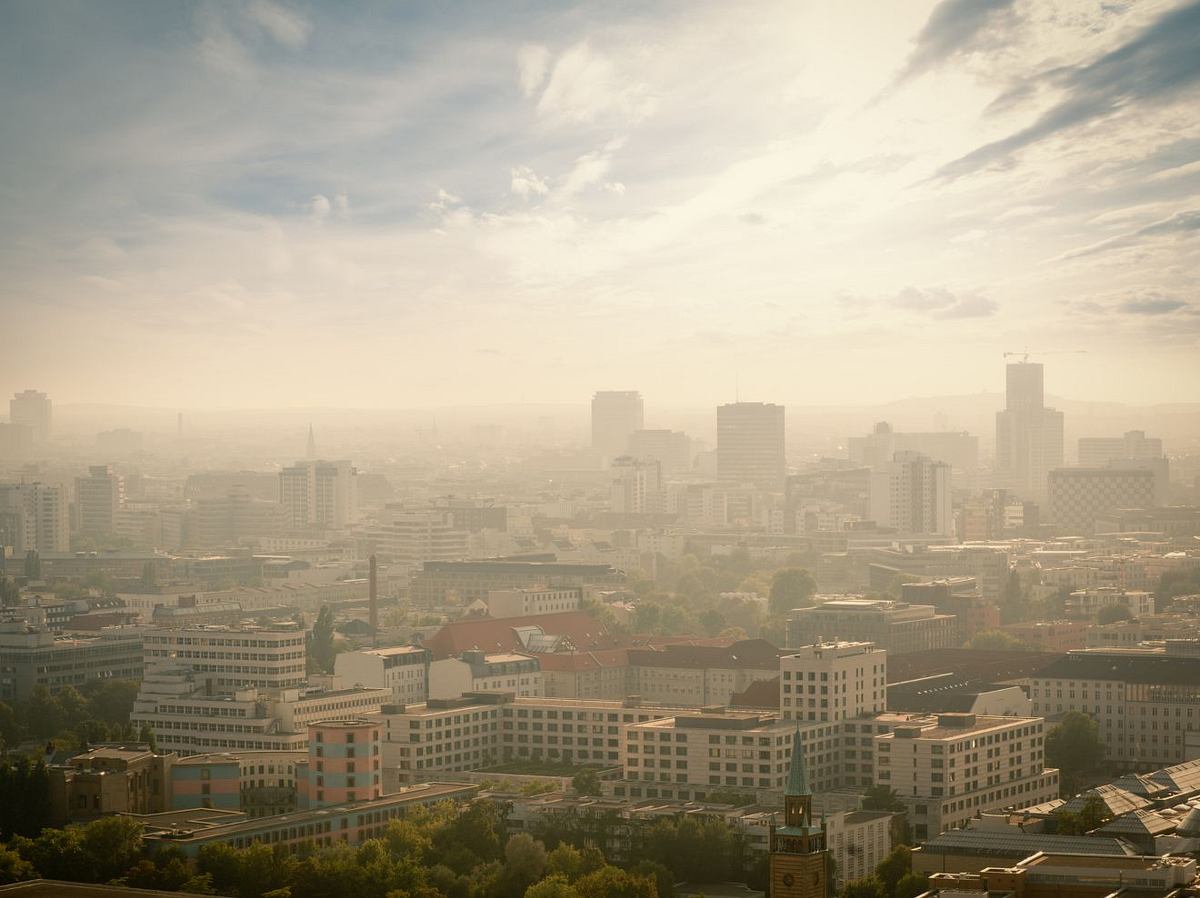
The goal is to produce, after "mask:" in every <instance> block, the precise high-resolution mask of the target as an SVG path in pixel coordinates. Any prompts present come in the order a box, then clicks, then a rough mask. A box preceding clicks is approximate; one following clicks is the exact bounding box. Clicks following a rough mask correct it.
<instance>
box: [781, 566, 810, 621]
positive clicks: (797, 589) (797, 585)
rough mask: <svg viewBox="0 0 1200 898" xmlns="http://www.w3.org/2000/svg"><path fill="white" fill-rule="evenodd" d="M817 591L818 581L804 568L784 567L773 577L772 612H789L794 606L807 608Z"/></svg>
mask: <svg viewBox="0 0 1200 898" xmlns="http://www.w3.org/2000/svg"><path fill="white" fill-rule="evenodd" d="M816 591H817V581H816V580H814V579H813V578H812V574H810V573H809V572H808V571H806V570H804V569H803V568H784V569H783V570H780V571H776V572H775V576H774V577H772V578H771V593H770V598H769V605H770V608H771V613H772V614H787V613H788V612H789V611H791V610H792V609H793V608H807V607H808V606H809V605H811V604H812V596H813V594H814V593H815V592H816Z"/></svg>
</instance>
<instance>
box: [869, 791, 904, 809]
mask: <svg viewBox="0 0 1200 898" xmlns="http://www.w3.org/2000/svg"><path fill="white" fill-rule="evenodd" d="M862 806H863V810H864V811H903V810H906V808H905V806H904V802H902V801H901V800H900V796H899V795H897V794H896V790H895V789H893V788H892V787H891V786H883V785H880V786H872V787H871V788H870V789H868V790H867V791H866V792H865V793H864V794H863V801H862Z"/></svg>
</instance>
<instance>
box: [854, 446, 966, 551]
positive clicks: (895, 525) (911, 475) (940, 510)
mask: <svg viewBox="0 0 1200 898" xmlns="http://www.w3.org/2000/svg"><path fill="white" fill-rule="evenodd" d="M952 498H953V497H952V495H951V489H950V466H949V465H947V464H946V463H944V462H939V461H934V460H933V459H931V458H929V457H928V456H925V455H921V454H920V453H917V452H907V451H906V452H897V453H896V454H895V455H894V456H893V457H892V458H891V459H890V460H888V461H885V462H882V463H880V464H878V465H876V466H874V467H873V468H872V469H871V518H872V519H873V520H874V521H875V523H876V524H878V525H879V526H880V527H889V528H892V529H894V530H897V531H899V532H900V533H902V534H914V535H915V534H932V535H939V536H950V535H952V534H953V533H954V506H953V502H952Z"/></svg>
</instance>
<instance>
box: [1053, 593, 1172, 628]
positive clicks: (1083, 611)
mask: <svg viewBox="0 0 1200 898" xmlns="http://www.w3.org/2000/svg"><path fill="white" fill-rule="evenodd" d="M1105 608H1124V609H1125V610H1126V611H1128V612H1129V613H1130V615H1132V616H1133V617H1141V616H1142V615H1145V614H1153V613H1154V593H1151V592H1144V591H1141V590H1125V589H1122V588H1120V587H1117V586H1096V587H1093V588H1091V589H1077V590H1075V592H1073V593H1071V595H1070V596H1068V598H1067V602H1066V606H1065V613H1066V615H1067V617H1070V618H1075V619H1089V620H1090V619H1094V618H1095V617H1096V615H1097V614H1099V613H1100V612H1101V611H1102V610H1103V609H1105Z"/></svg>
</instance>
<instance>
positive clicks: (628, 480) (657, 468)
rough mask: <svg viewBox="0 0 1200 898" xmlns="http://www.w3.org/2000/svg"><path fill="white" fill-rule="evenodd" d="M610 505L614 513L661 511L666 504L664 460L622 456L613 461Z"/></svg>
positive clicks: (609, 496)
mask: <svg viewBox="0 0 1200 898" xmlns="http://www.w3.org/2000/svg"><path fill="white" fill-rule="evenodd" d="M611 474H612V482H611V484H610V485H609V490H608V507H609V510H610V511H612V512H613V513H615V514H661V513H662V512H663V511H665V510H666V507H667V495H666V490H665V487H664V483H663V472H662V462H660V461H658V460H657V459H653V458H635V457H634V456H632V455H622V456H619V457H617V458H615V459H613V462H612V470H611Z"/></svg>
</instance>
